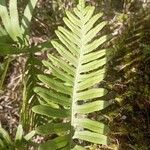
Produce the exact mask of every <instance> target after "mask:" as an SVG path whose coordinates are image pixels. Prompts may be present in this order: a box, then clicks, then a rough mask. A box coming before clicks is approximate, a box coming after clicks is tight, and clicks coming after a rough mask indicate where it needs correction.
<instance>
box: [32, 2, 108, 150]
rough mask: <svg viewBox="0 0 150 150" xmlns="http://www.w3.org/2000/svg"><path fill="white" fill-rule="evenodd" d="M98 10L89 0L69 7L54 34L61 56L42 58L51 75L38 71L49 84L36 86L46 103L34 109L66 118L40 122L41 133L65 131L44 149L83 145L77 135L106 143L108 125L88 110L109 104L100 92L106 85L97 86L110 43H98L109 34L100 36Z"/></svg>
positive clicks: (76, 147)
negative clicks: (61, 25) (73, 7)
mask: <svg viewBox="0 0 150 150" xmlns="http://www.w3.org/2000/svg"><path fill="white" fill-rule="evenodd" d="M94 10H95V8H94V7H92V6H87V7H85V1H84V0H80V1H79V5H78V6H77V8H75V9H74V13H71V12H68V11H67V12H66V15H67V17H65V18H64V19H63V20H64V22H65V24H66V26H67V28H66V27H58V30H57V31H56V35H57V36H58V38H59V41H58V40H57V41H54V40H53V41H52V42H51V43H52V45H53V47H54V48H55V49H56V50H57V52H58V53H59V56H53V55H51V54H49V55H48V61H43V64H44V66H46V67H47V68H48V69H50V71H51V75H38V78H39V80H40V81H41V82H42V83H43V84H44V85H45V87H42V86H39V87H36V88H35V90H34V91H35V92H36V93H37V95H38V96H39V99H40V101H42V103H41V105H37V106H34V107H33V109H32V110H33V111H34V112H35V113H37V114H41V115H45V116H49V117H52V118H60V119H63V120H64V119H65V120H66V122H64V123H60V122H59V123H56V124H46V125H42V126H40V127H38V128H37V132H38V133H41V134H46V132H47V134H53V133H56V134H58V135H59V134H60V133H59V131H60V132H63V133H62V134H61V135H59V137H57V138H55V139H53V140H51V141H47V142H46V143H44V144H41V146H40V148H39V149H40V150H49V149H54V150H56V149H62V150H63V149H64V150H69V149H72V150H76V149H77V150H82V149H85V148H83V147H82V146H79V145H77V144H76V143H75V141H76V139H77V140H83V141H87V142H91V143H95V144H104V145H107V144H108V138H107V136H106V133H105V132H104V129H105V125H104V124H103V123H100V122H98V121H94V120H91V119H89V118H88V114H90V113H93V112H96V111H100V110H103V109H104V108H105V107H107V106H108V105H109V104H108V102H106V101H105V100H103V98H102V97H103V96H105V95H106V94H107V91H106V90H105V89H104V88H99V87H98V83H100V82H101V81H102V80H103V79H104V77H105V64H106V62H107V60H106V49H103V48H101V47H100V46H102V44H104V43H105V42H106V41H107V36H106V35H104V36H102V37H100V38H96V36H97V34H98V33H99V32H100V31H101V30H102V29H103V27H104V26H105V25H106V22H105V21H102V22H101V23H98V24H97V22H98V20H99V19H100V17H101V16H102V14H101V13H100V14H97V15H94ZM51 104H56V105H57V107H56V106H54V105H51ZM62 135H63V136H62Z"/></svg>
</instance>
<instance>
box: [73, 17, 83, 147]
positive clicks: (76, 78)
mask: <svg viewBox="0 0 150 150" xmlns="http://www.w3.org/2000/svg"><path fill="white" fill-rule="evenodd" d="M83 18H84V16H82V18H80V21H81V27H80V29H81V30H80V31H81V34H80V35H81V37H80V39H81V42H80V44H81V46H80V47H79V51H80V52H79V57H78V63H77V67H76V72H75V78H74V84H73V93H72V107H71V142H70V148H71V145H72V144H71V143H72V134H73V132H74V131H73V130H77V128H76V126H75V124H76V123H75V119H76V118H75V114H76V111H75V108H76V103H77V100H76V94H77V91H78V90H77V87H78V86H77V85H78V82H79V76H80V67H81V64H82V63H81V62H82V60H83V59H82V58H83V54H84V53H83V49H84V47H85V45H84V37H85V34H84V22H83V21H82V20H83Z"/></svg>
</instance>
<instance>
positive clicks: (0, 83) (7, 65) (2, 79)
mask: <svg viewBox="0 0 150 150" xmlns="http://www.w3.org/2000/svg"><path fill="white" fill-rule="evenodd" d="M10 62H11V57H10V56H8V59H7V61H6V66H5V69H4V72H3V74H2V77H1V82H0V90H2V89H3V84H4V81H5V78H6V74H7V71H8V68H9V64H10Z"/></svg>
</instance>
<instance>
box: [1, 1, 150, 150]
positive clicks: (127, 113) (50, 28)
mask: <svg viewBox="0 0 150 150" xmlns="http://www.w3.org/2000/svg"><path fill="white" fill-rule="evenodd" d="M27 3H28V1H27V0H20V1H18V8H19V12H20V13H19V14H20V17H21V14H22V12H23V9H24V8H25V6H26V5H27ZM77 3H78V2H77V1H72V0H57V1H56V0H51V1H50V0H39V1H38V3H37V6H36V8H35V10H34V14H33V18H32V22H31V29H30V38H29V45H31V46H33V47H34V46H36V45H38V44H40V43H43V42H46V41H48V40H50V39H55V38H56V35H55V33H54V31H55V29H57V27H58V25H63V21H62V17H63V16H64V15H65V10H71V9H72V8H73V7H74V6H76V4H77ZM87 3H89V4H90V5H94V6H96V12H101V11H102V12H104V16H103V19H105V20H107V21H109V25H108V26H107V28H105V31H104V32H105V33H107V34H111V35H112V38H111V41H110V42H109V43H108V44H107V45H106V46H107V47H110V48H111V50H110V51H109V53H108V58H109V63H108V66H107V68H108V72H107V74H108V75H107V77H106V78H105V80H104V83H103V84H104V86H105V87H106V88H107V89H109V91H110V92H109V96H108V98H109V99H111V100H112V101H113V105H111V106H110V107H109V108H107V109H106V110H104V111H105V118H107V119H106V122H107V123H108V125H109V127H110V132H109V137H110V139H111V143H112V144H111V145H110V147H111V148H112V149H114V150H115V149H119V150H130V149H131V150H149V149H150V140H149V138H150V118H149V116H150V78H149V77H150V65H149V64H150V15H149V13H150V1H149V0H99V1H97V0H87ZM46 45H47V44H46ZM46 50H47V51H48V52H50V53H56V52H55V51H54V50H53V49H52V48H48V49H46ZM47 51H43V52H37V53H36V54H33V53H32V54H31V53H30V57H28V54H19V55H11V57H10V56H8V55H7V56H4V55H1V56H0V77H1V80H0V81H1V82H0V83H1V84H0V88H1V91H0V122H1V125H2V127H3V128H5V129H6V130H7V131H8V132H9V133H10V135H11V137H15V133H16V129H17V126H18V124H19V122H20V116H21V118H22V119H21V120H23V121H22V123H23V127H24V131H25V135H26V134H27V133H28V132H29V131H31V130H32V128H31V129H30V127H31V124H32V127H33V128H34V126H36V124H38V125H39V124H40V121H39V120H40V119H41V121H42V122H43V121H44V120H43V118H40V119H39V118H38V117H39V116H34V114H32V112H30V108H31V107H32V106H33V105H35V101H34V97H32V104H30V105H28V102H24V101H25V100H26V99H28V98H27V97H31V95H33V93H32V92H33V91H32V90H30V88H32V87H33V86H34V85H35V84H36V81H37V79H36V76H34V74H33V73H31V72H32V71H33V72H37V73H39V72H40V70H42V69H43V68H42V67H41V64H39V61H36V60H37V59H38V60H41V59H44V58H46V53H47ZM0 54H1V53H0ZM26 62H29V63H28V64H29V65H25V64H26ZM37 66H38V67H37ZM39 66H40V67H39ZM26 68H28V70H29V71H28V72H25V70H26ZM33 68H34V70H33ZM25 74H32V75H33V76H26V79H24V75H25ZM31 80H32V81H33V82H32V85H30V84H28V83H31V82H30V81H31ZM22 81H23V83H24V84H23V85H22ZM26 85H30V86H26ZM26 89H28V91H30V93H29V92H27V93H26V91H27V90H26ZM22 91H23V92H22ZM22 95H23V96H22ZM29 99H30V98H29ZM23 105H26V106H23ZM20 109H25V110H24V111H23V112H28V113H27V114H21V115H19V113H20ZM30 116H32V119H33V118H34V119H33V120H38V121H37V122H36V123H35V122H32V121H31V120H30V119H31V118H30ZM99 116H100V114H99V113H94V114H93V116H92V117H93V118H98V117H99ZM37 118H38V119H37ZM29 120H30V121H29ZM47 138H48V139H49V138H52V137H45V138H44V140H47ZM34 141H35V142H36V143H38V142H41V141H43V137H40V136H37V137H35V138H34ZM93 149H102V147H95V148H94V146H93Z"/></svg>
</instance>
